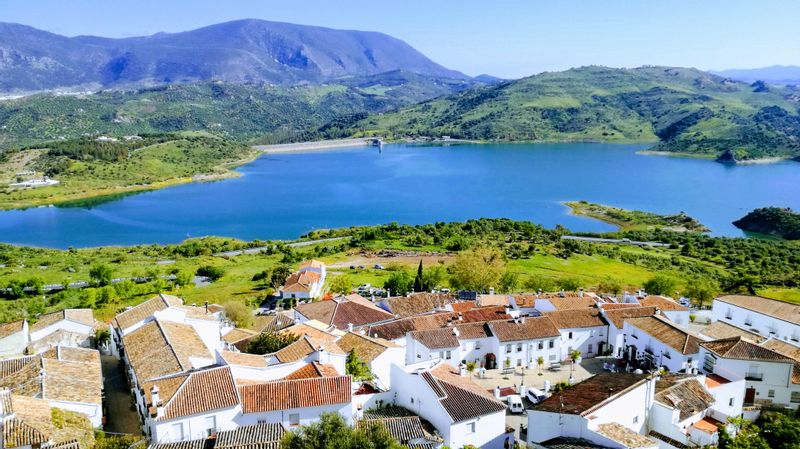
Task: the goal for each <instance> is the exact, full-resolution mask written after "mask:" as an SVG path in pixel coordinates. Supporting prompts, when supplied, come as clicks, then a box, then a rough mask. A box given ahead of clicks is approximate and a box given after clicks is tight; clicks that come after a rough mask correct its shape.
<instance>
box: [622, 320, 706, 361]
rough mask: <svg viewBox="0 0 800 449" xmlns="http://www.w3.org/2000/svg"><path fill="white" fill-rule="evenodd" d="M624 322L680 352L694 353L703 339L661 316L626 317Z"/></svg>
mask: <svg viewBox="0 0 800 449" xmlns="http://www.w3.org/2000/svg"><path fill="white" fill-rule="evenodd" d="M625 322H627V323H629V324H630V325H632V326H634V327H636V328H637V329H640V330H641V331H643V332H646V333H647V334H649V335H650V336H652V337H653V338H655V339H656V340H658V341H660V342H662V343H664V344H665V345H667V346H669V347H671V348H672V349H675V350H676V351H678V352H680V353H681V354H696V353H697V352H698V351H699V350H700V346H699V344H700V343H701V342H702V341H703V340H701V339H700V338H698V337H697V336H696V335H694V334H693V333H691V332H687V331H685V330H683V329H681V328H679V327H678V326H676V325H675V324H673V323H672V322H671V321H669V320H667V319H666V318H663V317H661V316H649V317H641V318H628V319H626V320H625Z"/></svg>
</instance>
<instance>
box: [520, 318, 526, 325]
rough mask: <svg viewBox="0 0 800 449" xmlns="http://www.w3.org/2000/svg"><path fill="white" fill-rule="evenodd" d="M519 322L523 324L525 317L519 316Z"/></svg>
mask: <svg viewBox="0 0 800 449" xmlns="http://www.w3.org/2000/svg"><path fill="white" fill-rule="evenodd" d="M519 322H520V323H522V324H525V317H524V316H523V317H520V318H519Z"/></svg>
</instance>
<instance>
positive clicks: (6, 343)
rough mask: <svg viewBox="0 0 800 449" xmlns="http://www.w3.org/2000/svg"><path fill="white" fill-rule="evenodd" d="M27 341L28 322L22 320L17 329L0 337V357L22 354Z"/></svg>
mask: <svg viewBox="0 0 800 449" xmlns="http://www.w3.org/2000/svg"><path fill="white" fill-rule="evenodd" d="M28 342H29V340H28V322H27V321H23V322H22V324H21V325H20V328H19V330H18V331H16V332H14V333H12V334H9V335H6V336H5V337H3V338H0V359H2V358H4V357H11V356H17V355H22V354H24V353H25V348H27V347H28Z"/></svg>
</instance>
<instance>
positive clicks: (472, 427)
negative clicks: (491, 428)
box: [467, 422, 475, 433]
mask: <svg viewBox="0 0 800 449" xmlns="http://www.w3.org/2000/svg"><path fill="white" fill-rule="evenodd" d="M467 433H475V423H474V422H471V423H467Z"/></svg>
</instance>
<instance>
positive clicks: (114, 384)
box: [100, 355, 142, 435]
mask: <svg viewBox="0 0 800 449" xmlns="http://www.w3.org/2000/svg"><path fill="white" fill-rule="evenodd" d="M100 357H101V363H102V366H103V386H104V388H105V404H104V405H105V413H106V424H105V426H104V430H105V431H107V432H113V433H128V434H133V435H141V434H142V432H141V429H140V428H139V418H138V417H137V415H136V410H134V408H133V405H132V404H133V402H132V399H131V394H130V389H129V388H128V381H127V379H126V378H125V373H124V372H123V371H122V369H123V368H122V364H121V363H120V361H119V360H117V359H116V358H115V357H114V356H110V355H103V356H100Z"/></svg>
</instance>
